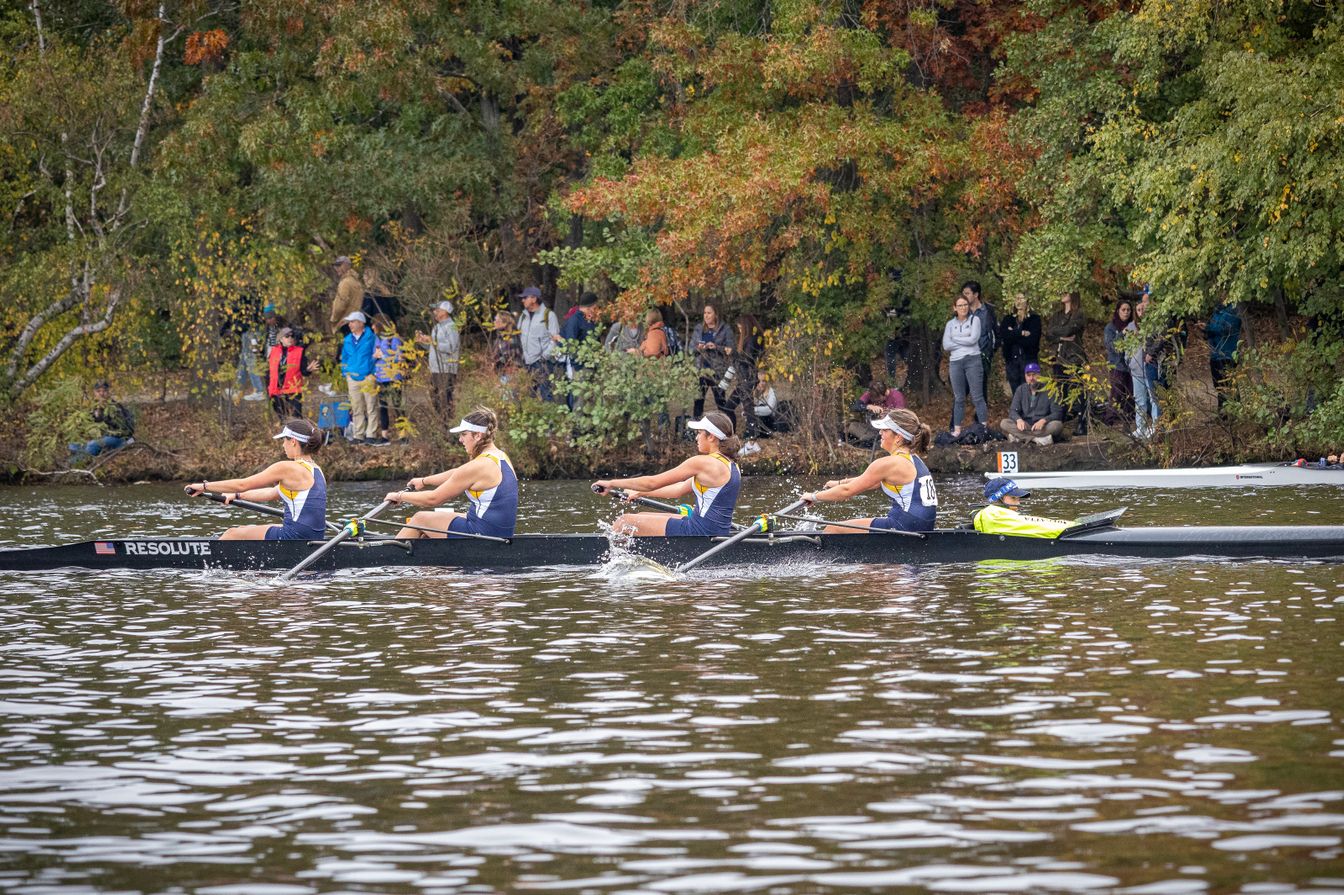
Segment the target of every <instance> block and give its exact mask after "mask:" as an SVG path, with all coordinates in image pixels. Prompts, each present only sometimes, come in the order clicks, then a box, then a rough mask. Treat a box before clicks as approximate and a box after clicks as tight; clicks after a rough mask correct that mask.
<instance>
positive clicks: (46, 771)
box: [0, 479, 1344, 895]
mask: <svg viewBox="0 0 1344 895" xmlns="http://www.w3.org/2000/svg"><path fill="white" fill-rule="evenodd" d="M800 484H803V483H802V482H786V481H783V480H780V481H773V482H772V481H769V480H766V481H761V480H753V481H752V482H750V483H749V484H748V486H747V489H746V495H745V497H744V503H743V505H742V511H743V512H744V513H746V512H749V511H752V510H755V511H757V512H759V511H763V510H768V509H771V508H774V507H777V506H780V505H782V504H784V503H787V502H788V500H789V497H790V495H791V494H793V493H794V492H795V491H796V489H797V487H798V486H799V485H800ZM807 484H811V483H807ZM940 488H941V491H942V494H943V499H944V504H945V509H946V510H947V512H946V513H945V518H946V520H947V522H949V523H952V522H955V521H961V520H964V519H965V518H966V517H967V515H968V513H969V511H970V510H971V509H972V508H973V507H974V506H975V503H974V500H973V498H974V496H975V494H976V492H977V489H978V484H977V483H976V482H974V481H973V480H971V479H965V480H961V481H950V482H947V483H945V484H943V485H941V486H940ZM385 490H387V488H386V486H382V487H381V488H379V487H375V486H339V489H338V495H337V496H336V503H337V509H339V510H340V511H341V512H345V513H348V512H354V511H358V510H363V509H367V508H368V507H370V506H372V505H374V504H376V503H377V502H378V500H379V497H380V495H381V493H382V491H385ZM524 493H525V501H526V519H525V522H524V524H522V525H521V526H520V529H521V530H530V531H565V530H592V529H593V528H594V526H595V525H596V524H597V522H598V521H599V519H610V518H611V516H612V515H613V512H612V510H613V508H612V507H611V506H610V505H609V504H607V503H603V502H602V501H601V500H600V499H598V498H595V497H593V496H592V495H590V494H588V493H586V491H585V484H584V483H539V484H538V483H527V484H525V485H524ZM4 496H5V498H6V499H5V500H3V501H2V503H3V507H2V508H0V520H3V523H4V528H3V537H4V541H5V542H6V543H7V544H9V545H15V544H23V545H36V544H49V543H58V542H62V541H67V540H73V539H82V538H84V537H87V536H89V535H92V534H95V533H97V534H102V535H121V534H142V533H143V534H162V535H168V534H206V533H210V532H214V531H217V530H219V528H220V527H222V526H223V525H225V524H227V523H229V522H232V521H238V520H243V521H252V520H251V519H248V518H247V517H245V516H242V515H239V514H230V513H229V511H226V510H223V509H222V508H219V507H216V506H214V505H211V504H202V503H200V502H189V501H187V500H185V499H182V498H180V492H179V491H177V490H176V489H171V488H167V487H160V486H138V487H127V488H119V489H90V488H83V489H73V488H72V489H57V488H43V489H32V490H28V489H6V490H5V491H4ZM1121 503H1127V504H1129V505H1130V506H1131V510H1130V512H1129V514H1128V515H1127V516H1126V522H1127V523H1128V524H1133V525H1139V524H1145V523H1147V524H1156V523H1161V524H1186V523H1188V524H1199V523H1227V522H1247V523H1254V522H1264V523H1271V522H1272V523H1302V524H1307V523H1314V524H1320V523H1334V522H1337V521H1340V516H1341V513H1340V508H1341V494H1340V492H1338V491H1337V490H1334V489H1328V488H1327V489H1305V490H1299V491H1294V490H1291V489H1278V490H1274V489H1271V490H1266V491H1263V492H1243V491H1231V490H1228V491H1223V490H1209V491H1184V492H1176V491H1172V492H1146V491H1135V492H1132V493H1122V492H1097V493H1096V494H1091V495H1089V494H1087V493H1085V492H1054V493H1053V494H1046V493H1044V492H1042V494H1041V495H1040V496H1039V498H1038V499H1037V500H1036V501H1035V506H1036V507H1037V509H1039V510H1040V511H1042V512H1044V513H1052V514H1056V515H1073V514H1077V513H1083V512H1092V511H1095V510H1099V509H1105V508H1108V507H1110V506H1113V505H1116V504H1121ZM864 506H866V507H869V508H872V509H876V504H875V503H869V504H866V505H864ZM858 512H859V508H858V507H857V506H856V507H855V513H856V514H857V513H858ZM0 589H3V595H4V608H5V612H4V616H3V620H0V625H2V627H0V632H2V633H0V650H2V651H3V652H2V653H0V891H4V892H31V893H38V892H40V893H55V892H89V891H99V892H146V893H148V892H156V893H157V892H200V893H210V895H244V893H261V895H291V893H293V895H299V893H308V892H335V891H347V892H398V893H400V892H406V893H435V892H462V893H467V892H525V891H557V892H601V893H613V895H614V893H633V892H657V893H687V892H689V893H717V892H789V893H792V892H828V893H829V892H878V891H884V892H886V891H910V892H914V891H936V892H1051V891H1071V892H1072V891H1098V892H1101V891H1123V892H1131V893H1151V895H1164V893H1170V895H1183V893H1200V892H1247V893H1277V892H1306V891H1311V892H1324V891H1344V849H1342V848H1341V838H1342V837H1344V731H1342V730H1341V723H1340V719H1341V712H1342V711H1344V698H1342V697H1341V693H1342V692H1344V688H1342V687H1341V676H1342V675H1344V662H1341V640H1344V636H1342V635H1341V627H1340V615H1341V612H1344V566H1339V565H1333V564H1292V563H1270V562H1253V563H1232V562H1227V563H1213V562H1209V561H1195V562H1176V563H1172V562H1150V561H1144V562H1126V561H1122V560H1112V561H1099V560H1095V559H1080V560H1072V561H1064V562H1048V563H1005V562H998V563H980V564H973V563H967V564H960V565H945V566H940V567H923V568H912V567H908V566H901V565H891V566H886V567H867V568H862V567H850V568H844V567H840V568H837V567H825V568H807V567H793V568H770V569H763V568H737V569H731V568H730V569H725V570H721V571H720V570H711V571H708V572H705V573H703V574H700V573H696V574H693V575H692V576H689V577H686V578H683V579H681V580H676V581H647V580H638V579H634V578H630V577H626V576H625V575H624V574H622V572H621V571H620V570H619V569H614V568H609V569H600V570H593V569H583V570H580V569H571V570H558V571H548V572H545V573H537V574H533V575H520V576H512V577H495V576H490V577H480V576H471V575H465V574H448V573H442V572H437V573H434V574H428V573H419V574H417V573H405V574H402V573H397V574H383V573H359V574H343V575H339V576H334V577H324V578H318V579H315V580H311V581H309V582H306V583H304V584H301V585H298V586H292V587H288V588H279V587H276V586H275V585H274V583H273V581H272V580H271V579H270V578H269V577H263V576H253V575H234V574H222V573H208V574H196V573H192V574H181V573H169V572H164V573H161V574H159V573H155V574H145V573H130V572H127V573H119V574H102V575H91V574H88V573H79V572H52V573H47V574H42V575H34V574H22V575H20V574H15V573H0Z"/></svg>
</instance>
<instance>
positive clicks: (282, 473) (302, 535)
mask: <svg viewBox="0 0 1344 895" xmlns="http://www.w3.org/2000/svg"><path fill="white" fill-rule="evenodd" d="M275 437H276V438H277V439H279V440H280V441H281V443H282V446H283V447H284V450H285V457H286V458H287V459H284V460H281V461H279V462H277V463H272V464H271V465H270V466H268V467H266V468H265V469H263V470H262V471H261V472H259V473H257V474H256V475H252V476H248V477H247V478H245V479H225V480H223V481H214V482H201V483H200V484H199V485H188V486H187V493H188V494H190V495H191V496H192V497H199V496H200V495H201V494H204V493H205V492H207V491H210V492H214V493H216V494H218V493H223V494H224V503H225V504H230V503H233V502H234V500H259V501H266V500H275V499H276V498H279V499H280V502H281V503H282V504H283V505H284V508H285V515H284V518H283V521H282V522H281V523H280V524H279V525H236V526H234V527H233V528H230V529H229V530H228V531H226V532H224V533H223V534H222V535H220V536H219V537H220V540H223V541H290V540H298V541H314V540H319V539H321V538H325V537H326V536H327V533H326V526H327V479H326V476H324V475H323V474H322V469H321V467H319V466H318V465H317V464H316V463H314V462H313V455H314V454H316V453H317V451H318V449H319V448H321V447H322V430H321V429H319V428H317V426H315V425H313V424H312V423H310V422H308V421H307V420H303V419H292V420H289V421H288V422H287V423H285V425H284V427H283V428H282V429H281V430H280V434H279V435H277V436H275Z"/></svg>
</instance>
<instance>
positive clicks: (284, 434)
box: [273, 426, 309, 444]
mask: <svg viewBox="0 0 1344 895" xmlns="http://www.w3.org/2000/svg"><path fill="white" fill-rule="evenodd" d="M281 438H292V439H294V440H295V441H297V442H298V443H299V444H307V443H308V441H309V438H308V436H307V435H300V434H299V433H298V432H295V431H294V430H293V429H291V428H289V426H285V428H283V429H281V430H280V434H279V435H277V436H275V438H274V439H273V440H276V441H278V440H279V439H281Z"/></svg>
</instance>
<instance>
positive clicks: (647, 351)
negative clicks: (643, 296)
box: [626, 308, 672, 357]
mask: <svg viewBox="0 0 1344 895" xmlns="http://www.w3.org/2000/svg"><path fill="white" fill-rule="evenodd" d="M626 352H627V353H629V354H638V355H639V356H640V357H667V356H668V355H669V354H671V353H672V351H671V349H670V347H669V346H668V344H667V326H666V325H665V324H664V323H663V315H662V312H661V311H659V310H658V309H657V308H649V309H648V310H647V311H645V312H644V339H643V341H641V342H640V343H639V347H638V348H627V349H626Z"/></svg>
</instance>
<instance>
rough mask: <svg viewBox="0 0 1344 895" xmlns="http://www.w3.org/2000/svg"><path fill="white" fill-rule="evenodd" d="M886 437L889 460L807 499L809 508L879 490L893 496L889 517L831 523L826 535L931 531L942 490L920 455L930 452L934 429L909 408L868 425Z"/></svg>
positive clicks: (880, 460) (883, 459) (879, 460)
mask: <svg viewBox="0 0 1344 895" xmlns="http://www.w3.org/2000/svg"><path fill="white" fill-rule="evenodd" d="M869 425H870V426H871V427H872V428H874V429H876V430H877V431H878V432H879V433H880V434H881V438H882V449H883V450H884V451H886V452H887V456H885V457H878V458H877V459H876V460H874V461H873V462H872V463H869V464H868V468H867V469H865V470H864V471H863V472H861V473H860V474H858V475H856V476H854V477H853V478H849V479H841V480H840V481H830V482H827V483H826V487H825V488H824V489H822V490H821V491H816V492H809V493H807V494H804V495H803V500H805V501H807V503H808V505H809V506H811V505H812V504H814V503H816V502H817V501H840V500H848V499H849V498H851V497H853V496H854V495H856V494H862V493H863V492H864V491H871V490H872V489H873V488H881V489H882V493H884V494H886V495H887V497H889V498H891V507H890V508H889V509H888V510H887V515H885V516H878V517H877V518H875V519H849V520H846V521H845V523H844V524H843V525H828V526H826V527H825V528H824V529H823V531H825V532H827V533H828V534H859V533H860V532H858V531H856V530H855V529H854V528H853V527H851V526H858V527H860V528H887V529H893V530H896V531H933V525H934V522H935V521H936V517H937V515H938V491H937V490H936V489H935V488H934V486H933V475H932V474H931V473H930V472H929V467H927V466H925V465H924V461H923V460H922V459H920V457H919V455H920V454H922V453H924V452H925V451H927V450H928V449H929V445H930V444H931V443H932V442H933V431H932V430H931V429H930V428H929V427H928V426H926V425H924V424H923V423H922V422H920V420H919V417H918V416H916V415H915V413H914V412H913V411H910V410H892V411H889V412H887V413H885V414H883V415H882V416H880V417H878V418H877V419H875V420H873V421H872V422H871V423H870V424H869Z"/></svg>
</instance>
